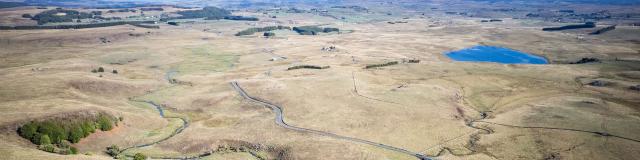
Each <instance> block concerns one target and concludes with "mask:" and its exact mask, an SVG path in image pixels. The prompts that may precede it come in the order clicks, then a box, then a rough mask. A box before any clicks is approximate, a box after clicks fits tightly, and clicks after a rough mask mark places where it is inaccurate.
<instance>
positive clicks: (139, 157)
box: [133, 153, 147, 160]
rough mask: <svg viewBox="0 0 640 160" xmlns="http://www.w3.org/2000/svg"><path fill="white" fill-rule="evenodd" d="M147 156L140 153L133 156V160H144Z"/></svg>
mask: <svg viewBox="0 0 640 160" xmlns="http://www.w3.org/2000/svg"><path fill="white" fill-rule="evenodd" d="M146 159H147V156H145V155H144V154H142V153H136V154H135V155H133V160H146Z"/></svg>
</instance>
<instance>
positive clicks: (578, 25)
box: [542, 22, 596, 31]
mask: <svg viewBox="0 0 640 160" xmlns="http://www.w3.org/2000/svg"><path fill="white" fill-rule="evenodd" d="M594 27H596V23H594V22H587V23H584V24H576V25H566V26H562V27H549V28H542V30H543V31H561V30H568V29H580V28H594Z"/></svg>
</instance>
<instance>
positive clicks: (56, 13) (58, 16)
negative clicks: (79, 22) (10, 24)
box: [31, 9, 93, 25]
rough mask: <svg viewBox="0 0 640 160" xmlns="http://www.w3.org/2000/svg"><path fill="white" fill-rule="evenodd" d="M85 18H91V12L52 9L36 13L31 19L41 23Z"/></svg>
mask: <svg viewBox="0 0 640 160" xmlns="http://www.w3.org/2000/svg"><path fill="white" fill-rule="evenodd" d="M86 18H93V14H91V13H86V12H79V11H76V10H67V9H54V10H48V11H44V12H41V13H38V14H36V15H35V16H33V18H31V19H33V20H36V21H38V24H40V25H42V24H46V23H52V22H54V23H55V22H73V20H74V19H86Z"/></svg>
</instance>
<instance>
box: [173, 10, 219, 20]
mask: <svg viewBox="0 0 640 160" xmlns="http://www.w3.org/2000/svg"><path fill="white" fill-rule="evenodd" d="M178 14H180V15H181V16H180V17H177V18H178V19H191V18H206V19H223V18H224V17H227V16H230V15H231V12H229V11H227V10H225V9H221V8H218V7H204V8H202V9H201V10H188V11H179V12H178Z"/></svg>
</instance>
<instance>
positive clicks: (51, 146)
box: [39, 144, 56, 153]
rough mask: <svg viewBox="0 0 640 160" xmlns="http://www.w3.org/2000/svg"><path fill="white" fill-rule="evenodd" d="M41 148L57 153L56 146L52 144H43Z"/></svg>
mask: <svg viewBox="0 0 640 160" xmlns="http://www.w3.org/2000/svg"><path fill="white" fill-rule="evenodd" d="M39 149H40V150H43V151H46V152H51V153H55V151H56V147H54V146H53V145H52V144H46V145H41V146H40V147H39Z"/></svg>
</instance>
